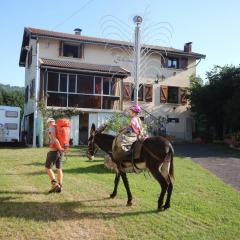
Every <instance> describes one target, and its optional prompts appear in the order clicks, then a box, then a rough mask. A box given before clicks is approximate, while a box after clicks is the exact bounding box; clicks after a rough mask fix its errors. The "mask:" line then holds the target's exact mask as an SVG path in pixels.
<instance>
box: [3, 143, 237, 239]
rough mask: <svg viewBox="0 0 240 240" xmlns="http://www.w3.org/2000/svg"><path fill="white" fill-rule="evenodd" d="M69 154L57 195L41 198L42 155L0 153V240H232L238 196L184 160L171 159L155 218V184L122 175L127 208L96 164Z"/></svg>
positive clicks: (29, 151)
mask: <svg viewBox="0 0 240 240" xmlns="http://www.w3.org/2000/svg"><path fill="white" fill-rule="evenodd" d="M84 151H85V150H83V149H81V150H80V151H79V150H78V149H73V150H72V152H71V153H70V154H69V156H68V158H67V160H66V161H64V191H63V192H62V193H60V194H46V192H47V190H48V188H49V187H50V183H49V180H48V177H47V176H46V174H45V172H44V171H43V164H44V161H45V157H46V152H47V149H46V148H43V149H30V148H25V149H7V148H5V149H0V156H1V157H0V239H169V240H174V239H177V240H179V239H184V240H187V239H194V240H196V239H201V240H202V239H209V240H210V239H211V240H213V239H226V240H229V239H240V194H239V192H237V191H236V190H234V189H232V188H231V187H230V186H228V185H226V184H224V183H223V182H222V181H221V180H219V179H218V178H217V177H215V176H214V175H212V174H211V173H210V172H208V171H207V170H205V169H203V168H202V167H201V166H199V165H197V164H195V163H193V162H192V161H191V160H189V159H187V158H182V157H175V170H176V182H175V185H174V192H173V196H172V208H171V209H169V210H167V211H165V212H161V213H157V212H156V208H157V198H158V195H159V185H158V183H157V182H156V181H155V180H154V179H153V178H152V177H150V176H149V175H148V174H145V175H144V174H139V175H137V174H129V181H130V186H131V190H132V193H133V196H134V202H133V203H134V205H133V206H132V207H126V206H125V204H126V201H127V199H126V193H125V190H124V187H123V184H122V183H120V186H119V194H118V196H117V198H116V199H114V200H110V199H108V196H109V193H111V191H112V189H113V180H114V174H112V173H111V172H110V171H108V170H107V169H105V168H104V166H103V161H102V160H103V159H102V157H101V156H100V157H98V158H96V160H95V161H93V162H90V161H88V160H87V159H86V157H84Z"/></svg>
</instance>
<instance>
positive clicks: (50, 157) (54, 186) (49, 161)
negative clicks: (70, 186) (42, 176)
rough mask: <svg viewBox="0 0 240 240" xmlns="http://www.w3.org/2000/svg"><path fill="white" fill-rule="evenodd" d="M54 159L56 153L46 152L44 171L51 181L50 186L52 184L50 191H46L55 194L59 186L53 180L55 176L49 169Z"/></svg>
mask: <svg viewBox="0 0 240 240" xmlns="http://www.w3.org/2000/svg"><path fill="white" fill-rule="evenodd" d="M56 157H57V153H56V152H48V154H47V159H46V163H45V169H46V172H47V174H48V176H49V178H50V180H51V184H52V187H51V189H50V190H49V191H48V192H49V193H52V192H55V191H56V189H57V188H59V185H58V183H57V182H56V180H55V174H54V172H53V171H52V169H51V166H52V163H54V162H55V161H56V160H55V159H56Z"/></svg>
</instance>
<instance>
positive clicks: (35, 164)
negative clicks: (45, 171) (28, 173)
mask: <svg viewBox="0 0 240 240" xmlns="http://www.w3.org/2000/svg"><path fill="white" fill-rule="evenodd" d="M44 164H45V163H44V162H32V163H26V164H22V165H24V166H43V167H44Z"/></svg>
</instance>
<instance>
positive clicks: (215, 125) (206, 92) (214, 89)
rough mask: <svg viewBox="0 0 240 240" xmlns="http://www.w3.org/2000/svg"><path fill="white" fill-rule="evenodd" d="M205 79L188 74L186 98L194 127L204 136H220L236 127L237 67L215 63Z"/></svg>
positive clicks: (239, 82)
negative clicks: (192, 114) (189, 78)
mask: <svg viewBox="0 0 240 240" xmlns="http://www.w3.org/2000/svg"><path fill="white" fill-rule="evenodd" d="M207 79H208V82H207V83H206V84H203V82H202V80H201V79H200V78H199V77H193V76H192V77H191V87H190V96H189V99H190V102H191V111H192V112H193V113H194V114H195V119H196V123H197V130H198V133H200V135H201V134H202V135H205V137H207V138H218V139H221V138H223V136H224V134H227V133H231V132H232V131H239V130H240V124H239V120H240V100H239V99H240V68H239V67H234V66H224V67H220V66H215V67H214V68H213V69H212V70H211V71H210V72H207Z"/></svg>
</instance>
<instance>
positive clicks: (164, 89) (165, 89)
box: [160, 86, 168, 103]
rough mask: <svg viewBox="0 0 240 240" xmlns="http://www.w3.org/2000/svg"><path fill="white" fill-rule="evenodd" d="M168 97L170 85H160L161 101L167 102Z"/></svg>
mask: <svg viewBox="0 0 240 240" xmlns="http://www.w3.org/2000/svg"><path fill="white" fill-rule="evenodd" d="M167 99H168V87H167V86H160V102H161V103H166V102H167Z"/></svg>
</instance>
